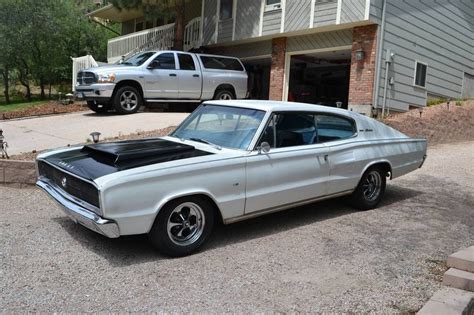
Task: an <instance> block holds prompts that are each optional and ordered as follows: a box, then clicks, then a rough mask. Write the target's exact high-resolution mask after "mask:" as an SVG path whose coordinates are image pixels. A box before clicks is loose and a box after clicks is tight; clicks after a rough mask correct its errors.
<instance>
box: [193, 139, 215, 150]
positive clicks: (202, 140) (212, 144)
mask: <svg viewBox="0 0 474 315" xmlns="http://www.w3.org/2000/svg"><path fill="white" fill-rule="evenodd" d="M189 140H192V141H197V142H201V143H205V144H208V145H210V146H212V147H214V148H216V149H217V150H222V147H221V146H219V145H217V144H215V143H212V142H209V141H207V140H204V139H201V138H189Z"/></svg>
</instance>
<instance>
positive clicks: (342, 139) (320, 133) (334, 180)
mask: <svg viewBox="0 0 474 315" xmlns="http://www.w3.org/2000/svg"><path fill="white" fill-rule="evenodd" d="M316 129H317V142H318V143H323V144H325V145H326V147H327V148H328V149H329V155H328V163H329V177H328V179H327V185H328V188H327V189H328V194H338V193H343V192H348V191H351V190H353V189H354V188H355V187H356V186H357V185H358V183H359V180H360V176H361V173H362V171H363V169H364V167H365V165H366V150H367V149H368V147H367V146H366V145H362V144H361V143H360V142H358V141H356V139H357V126H356V123H355V121H354V120H353V119H352V118H349V117H345V116H342V115H334V114H323V113H319V114H317V115H316Z"/></svg>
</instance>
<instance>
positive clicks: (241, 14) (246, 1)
mask: <svg viewBox="0 0 474 315" xmlns="http://www.w3.org/2000/svg"><path fill="white" fill-rule="evenodd" d="M235 1H238V2H237V12H236V17H237V18H236V20H235V39H236V40H237V39H244V38H252V37H257V36H258V31H259V28H260V7H261V2H260V1H255V0H235ZM256 2H257V5H256Z"/></svg>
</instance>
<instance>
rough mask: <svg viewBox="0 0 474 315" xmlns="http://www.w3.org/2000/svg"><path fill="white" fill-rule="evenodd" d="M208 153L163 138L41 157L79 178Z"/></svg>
mask: <svg viewBox="0 0 474 315" xmlns="http://www.w3.org/2000/svg"><path fill="white" fill-rule="evenodd" d="M210 154H213V153H211V152H207V151H203V150H198V149H196V148H195V147H194V146H191V145H187V144H182V143H176V142H173V141H168V140H165V139H144V140H132V141H121V142H111V143H100V144H91V145H86V146H83V147H82V148H77V149H74V150H69V151H63V152H60V153H56V154H54V153H53V154H51V155H48V156H47V157H45V158H42V159H41V160H44V161H45V162H47V163H49V164H51V165H53V166H55V167H58V168H60V169H63V170H65V171H67V172H69V173H72V174H74V175H77V176H79V177H82V178H85V179H88V180H95V179H96V178H99V177H102V176H105V175H109V174H112V173H116V172H120V171H124V170H128V169H132V168H137V167H141V166H146V165H152V164H159V163H164V162H169V161H175V160H181V159H192V158H195V157H200V156H204V155H210Z"/></svg>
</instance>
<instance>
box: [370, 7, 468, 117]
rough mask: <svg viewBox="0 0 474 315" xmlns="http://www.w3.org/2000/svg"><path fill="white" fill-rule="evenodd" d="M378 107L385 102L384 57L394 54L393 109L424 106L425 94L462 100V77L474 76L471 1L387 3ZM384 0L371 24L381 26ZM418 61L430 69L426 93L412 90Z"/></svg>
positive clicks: (390, 101) (391, 70)
mask: <svg viewBox="0 0 474 315" xmlns="http://www.w3.org/2000/svg"><path fill="white" fill-rule="evenodd" d="M387 2H388V3H387V10H386V26H385V35H384V42H383V51H382V56H383V59H382V65H381V76H380V81H379V86H380V87H379V91H378V100H377V103H378V105H379V106H380V105H381V104H382V103H383V94H384V83H385V64H386V63H385V55H386V51H387V49H390V50H391V52H392V53H394V54H395V57H394V59H393V63H392V65H391V66H390V68H389V78H391V77H393V79H394V84H393V85H392V86H389V91H388V98H387V104H388V105H389V106H390V108H391V109H394V110H407V109H408V108H409V106H425V105H426V99H427V94H434V95H440V96H444V97H451V98H459V97H461V95H462V86H463V80H464V73H473V62H474V61H473V54H474V35H473V34H474V27H473V24H472V22H470V21H474V3H473V2H471V1H448V2H445V1H443V2H440V1H434V0H426V1H423V2H421V1H394V0H388V1H387ZM377 3H378V4H380V5H381V1H375V2H374V3H372V7H371V19H374V20H376V21H381V14H382V7H381V6H380V7H377V6H376V4H377ZM416 61H419V62H423V63H426V64H427V65H428V69H427V76H426V88H419V87H415V86H414V76H415V64H416Z"/></svg>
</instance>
